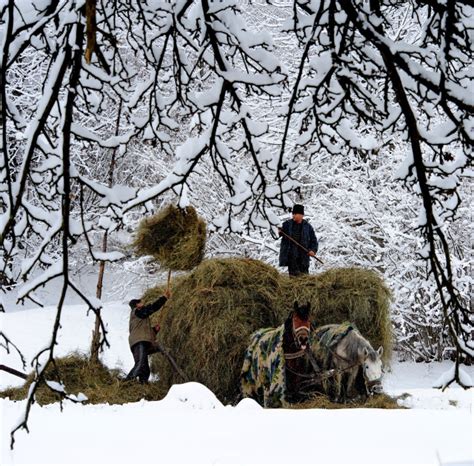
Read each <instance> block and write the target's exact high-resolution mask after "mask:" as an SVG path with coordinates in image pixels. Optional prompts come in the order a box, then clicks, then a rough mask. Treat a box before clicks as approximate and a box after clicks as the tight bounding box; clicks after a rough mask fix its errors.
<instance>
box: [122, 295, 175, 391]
mask: <svg viewBox="0 0 474 466" xmlns="http://www.w3.org/2000/svg"><path fill="white" fill-rule="evenodd" d="M170 296H171V293H170V291H169V290H166V291H165V293H164V296H161V297H160V298H158V299H157V300H156V301H155V302H154V303H152V304H148V305H146V306H145V305H144V303H143V302H142V300H141V299H132V300H131V301H130V303H129V305H130V309H131V310H130V325H129V329H130V335H129V337H128V342H129V344H130V349H131V351H132V354H133V359H134V361H135V365H134V366H133V368H132V370H131V371H130V372H129V374H128V375H127V377H126V380H133V379H136V378H137V377H138V380H139V381H140V383H146V382H148V379H149V377H150V366H149V364H148V356H149V355H150V354H153V353H156V352H157V351H158V349H157V348H156V346H155V338H156V331H155V329H154V328H153V327H152V326H151V321H150V316H151V315H152V314H153V313H155V312H156V311H159V310H160V309H161V308H162V307H163V305H164V304H165V303H166V301H167V300H168V299H169V297H170Z"/></svg>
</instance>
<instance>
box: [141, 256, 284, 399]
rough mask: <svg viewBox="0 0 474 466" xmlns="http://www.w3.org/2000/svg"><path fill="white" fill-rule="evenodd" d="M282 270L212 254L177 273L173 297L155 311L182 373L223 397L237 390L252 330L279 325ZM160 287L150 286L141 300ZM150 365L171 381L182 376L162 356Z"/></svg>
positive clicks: (163, 340) (162, 335) (161, 337)
mask: <svg viewBox="0 0 474 466" xmlns="http://www.w3.org/2000/svg"><path fill="white" fill-rule="evenodd" d="M279 286H280V276H279V273H278V271H277V270H276V269H274V268H273V267H271V266H269V265H266V264H264V263H263V262H260V261H257V260H252V259H212V260H206V261H204V262H202V263H201V264H200V265H199V266H198V267H197V268H196V269H195V270H194V271H193V272H192V273H190V274H189V275H187V276H182V277H178V278H177V279H176V280H175V281H174V283H173V285H172V297H171V299H170V300H169V301H168V302H167V303H166V305H165V307H164V308H163V310H162V311H161V312H159V313H157V322H158V323H159V324H160V326H161V330H160V333H159V340H160V342H161V343H162V344H163V345H164V347H165V348H167V349H168V350H169V351H170V353H171V354H172V355H173V357H174V358H175V360H176V363H177V364H178V366H179V367H181V368H182V369H183V370H184V372H185V373H186V375H187V376H188V377H189V378H190V379H191V380H193V381H198V382H201V383H203V384H204V385H206V386H207V387H208V388H210V389H211V390H212V391H213V392H214V393H215V394H216V396H217V397H218V398H219V399H221V400H223V401H224V402H233V401H235V399H236V396H237V395H238V392H239V385H238V380H239V374H240V370H241V368H242V363H243V358H244V352H245V349H246V348H247V346H248V344H249V337H250V335H251V334H252V332H253V331H254V330H256V329H258V328H262V327H272V326H276V325H279V324H280V323H281V322H282V321H283V320H284V317H285V316H284V315H282V314H280V313H279V311H278V310H279V309H280V308H281V307H280V306H278V302H277V301H278V299H279V295H280V293H279ZM161 292H162V288H161V289H160V288H155V289H152V290H149V291H148V292H147V293H146V294H145V297H144V299H145V301H151V300H153V299H155V298H156V297H158V296H159V295H160V294H161ZM152 369H153V370H154V371H157V372H158V373H159V374H160V378H161V380H162V381H163V382H164V383H165V384H166V385H167V386H168V387H170V386H171V385H172V384H173V383H181V382H182V379H181V378H180V377H179V375H178V374H177V373H175V372H173V369H172V368H171V366H170V365H169V363H168V361H167V360H166V358H164V357H163V356H161V355H156V356H155V357H154V358H153V363H152Z"/></svg>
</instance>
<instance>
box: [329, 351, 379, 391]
mask: <svg viewBox="0 0 474 466" xmlns="http://www.w3.org/2000/svg"><path fill="white" fill-rule="evenodd" d="M328 349H329V352H330V353H331V354H332V355H333V356H336V357H338V358H339V359H341V360H343V361H345V362H347V363H350V361H349V360H348V359H346V358H345V357H343V356H341V355H340V354H337V353H336V352H334V351H332V350H331V349H330V348H328ZM359 365H360V364H359V363H354V364H352V365H351V366H349V367H346V368H345V369H340V372H342V373H344V372H346V371H348V370H349V369H352V368H354V367H356V366H359ZM362 375H363V376H364V382H365V385H366V387H367V390H368V391H369V393H370V394H372V389H373V388H374V387H376V386H381V385H382V376H380V377H379V378H378V379H375V380H367V379H366V377H365V369H364V367H362Z"/></svg>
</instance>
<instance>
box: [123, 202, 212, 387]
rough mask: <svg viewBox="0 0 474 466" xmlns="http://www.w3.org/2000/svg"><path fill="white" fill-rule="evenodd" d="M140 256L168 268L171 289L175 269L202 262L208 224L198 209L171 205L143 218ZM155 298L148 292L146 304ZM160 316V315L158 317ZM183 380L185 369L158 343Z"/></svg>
mask: <svg viewBox="0 0 474 466" xmlns="http://www.w3.org/2000/svg"><path fill="white" fill-rule="evenodd" d="M132 246H133V248H134V249H135V252H136V253H137V255H140V256H153V258H154V259H155V260H157V261H158V262H159V263H160V265H161V267H162V268H165V269H168V283H167V288H168V290H170V287H171V272H172V271H173V270H174V271H189V270H192V269H193V268H194V267H196V266H197V265H198V264H200V263H201V262H202V260H203V258H204V249H205V246H206V223H205V221H204V220H203V219H202V218H200V217H199V216H198V215H197V213H196V210H195V209H194V208H193V207H191V206H189V207H185V208H179V207H176V206H174V205H168V206H167V207H165V208H164V209H162V210H161V211H160V212H158V213H157V214H156V215H153V216H151V217H148V218H145V219H143V220H142V221H141V222H140V224H139V226H138V229H137V231H136V234H135V239H134V241H133V243H132ZM151 298H152V297H151V296H150V294H149V293H148V295H146V296H145V297H144V300H145V303H146V304H148V303H150V302H151V301H150V299H151ZM155 319H156V318H155ZM157 345H158V347H160V351H161V352H162V353H163V354H164V355H165V356H166V357H167V358H168V360H169V362H170V363H171V365H172V366H173V368H174V370H175V371H176V372H177V373H178V374H179V375H180V377H181V378H182V379H185V380H186V379H187V377H186V375H185V374H184V372H183V371H182V370H181V369H180V368H179V367H178V366H177V365H176V362H175V360H174V358H173V357H171V355H170V354H169V353H168V351H167V350H166V349H165V348H164V347H162V346H161V345H159V344H158V343H157Z"/></svg>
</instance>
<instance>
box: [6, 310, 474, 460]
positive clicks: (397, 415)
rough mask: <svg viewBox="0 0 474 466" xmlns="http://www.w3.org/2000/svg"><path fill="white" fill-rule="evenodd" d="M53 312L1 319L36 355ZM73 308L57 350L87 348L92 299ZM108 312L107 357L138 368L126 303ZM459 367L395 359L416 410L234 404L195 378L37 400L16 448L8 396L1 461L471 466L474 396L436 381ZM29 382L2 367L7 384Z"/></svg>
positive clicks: (394, 384)
mask: <svg viewBox="0 0 474 466" xmlns="http://www.w3.org/2000/svg"><path fill="white" fill-rule="evenodd" d="M55 312H56V309H55V307H54V306H52V307H48V308H44V309H28V310H22V311H17V312H8V313H3V314H0V326H1V328H2V331H4V332H5V333H6V334H7V335H9V336H10V338H12V339H13V341H14V343H15V344H16V345H17V346H19V347H20V348H21V349H22V350H23V351H24V354H25V356H26V358H27V360H28V361H30V360H31V358H32V357H33V356H34V355H35V354H36V353H37V352H38V350H39V349H41V348H43V347H44V346H45V344H46V343H47V342H48V341H49V336H48V333H49V331H50V329H51V326H52V324H53V321H54V318H55ZM63 315H64V317H63V325H62V328H61V329H60V332H59V344H58V346H57V347H56V350H55V351H56V354H57V355H58V356H61V355H65V354H67V353H70V352H72V351H79V352H86V351H87V349H88V345H89V339H90V335H91V331H92V328H93V325H94V319H95V317H94V315H93V314H92V313H89V315H88V314H87V306H84V305H75V306H66V307H65V308H64V313H63ZM102 315H103V317H104V320H105V322H106V323H107V327H108V331H109V333H108V338H109V341H110V343H111V347H110V348H109V349H107V350H106V351H105V354H104V355H103V357H102V359H103V361H104V363H105V364H106V365H108V366H109V367H119V368H122V369H123V371H124V372H125V371H126V370H127V369H129V368H130V367H131V365H132V363H133V360H132V356H131V353H130V350H129V348H128V342H127V337H128V315H129V310H128V306H127V305H126V304H124V303H121V302H111V303H106V304H104V308H103V313H102ZM0 357H1V363H2V364H6V365H9V366H11V367H15V368H18V369H21V364H20V361H19V358H18V356H17V355H15V354H14V353H13V352H11V353H10V354H5V353H0ZM451 366H452V363H450V362H444V363H437V364H435V363H432V364H415V363H410V362H408V363H407V362H405V363H400V362H396V361H394V362H393V363H392V365H391V369H390V371H389V372H388V373H387V374H386V375H385V377H384V388H385V391H386V392H387V393H389V394H392V395H397V396H398V395H402V394H405V395H404V399H403V400H401V401H400V404H401V405H402V406H406V407H410V408H412V409H400V410H381V409H340V410H319V409H310V410H286V409H280V410H270V409H263V408H261V407H260V406H259V405H258V404H257V403H256V402H254V401H253V400H249V399H244V400H242V401H241V402H240V403H239V404H238V405H237V406H235V407H232V406H224V405H223V404H222V403H221V402H220V401H219V400H218V399H217V398H216V396H215V395H214V394H213V393H212V392H211V391H210V390H209V389H207V388H206V387H204V386H203V385H201V384H199V383H196V382H189V383H186V384H182V385H175V386H173V387H172V388H171V389H170V391H169V392H168V394H167V396H166V397H165V398H164V399H163V400H160V401H154V402H147V401H144V400H142V401H140V402H138V403H129V404H125V405H123V406H117V405H108V404H104V405H81V404H77V403H73V402H71V401H65V402H64V404H63V407H64V409H63V411H62V412H61V409H60V406H59V404H54V405H48V406H44V407H40V406H38V405H37V404H34V405H33V406H32V411H31V417H30V420H29V422H28V426H29V430H30V434H27V433H26V432H25V431H23V430H22V431H19V432H18V433H17V435H16V443H15V449H14V450H13V451H12V450H10V448H9V446H10V436H9V433H10V430H11V429H12V428H13V427H14V426H15V425H17V423H18V419H23V414H24V408H25V405H24V402H12V401H10V400H8V399H0V410H1V416H2V424H1V425H2V431H1V434H0V438H1V450H0V451H1V453H0V463H1V464H2V465H7V464H17V463H48V464H58V463H61V464H69V463H71V462H74V463H76V464H77V463H79V464H91V463H94V464H97V463H99V464H112V463H120V464H128V463H130V464H140V463H161V464H163V463H168V464H170V463H171V464H176V463H180V464H182V463H192V464H196V463H201V464H229V463H234V464H235V463H240V464H249V463H252V464H281V463H287V464H302V463H312V464H432V465H439V464H454V463H456V464H466V465H467V464H469V463H468V462H469V461H472V459H473V451H472V438H473V437H472V436H473V425H472V401H473V400H472V398H473V394H474V391H473V390H472V389H470V390H462V389H461V388H459V387H454V386H451V387H449V388H448V389H447V390H445V391H444V392H442V391H441V390H436V389H433V388H431V387H432V386H433V383H434V381H435V380H436V379H437V378H438V377H440V376H441V374H443V373H444V372H446V371H447V370H448V369H449V368H450V367H451ZM27 370H29V368H27ZM463 370H464V371H465V373H466V376H469V377H471V378H472V376H473V375H474V370H473V369H472V368H470V367H464V368H463ZM21 383H22V380H21V379H19V378H17V377H14V376H12V375H10V374H7V373H5V372H0V388H2V389H3V388H5V387H6V386H9V385H19V384H21ZM56 388H58V389H61V386H58V387H56ZM65 389H66V390H67V384H66V387H65ZM73 395H74V396H75V397H76V399H77V400H81V399H84V398H85V396H84V395H83V394H81V393H79V394H73ZM302 435H303V437H302ZM302 438H305V439H306V442H303V443H302V442H301V440H302ZM78 439H80V441H78ZM53 444H54V448H51V447H50V446H51V445H53ZM302 445H306V447H302ZM139 446H140V447H139Z"/></svg>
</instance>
